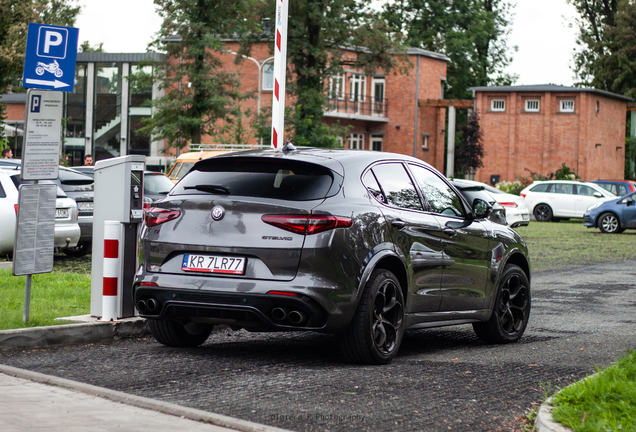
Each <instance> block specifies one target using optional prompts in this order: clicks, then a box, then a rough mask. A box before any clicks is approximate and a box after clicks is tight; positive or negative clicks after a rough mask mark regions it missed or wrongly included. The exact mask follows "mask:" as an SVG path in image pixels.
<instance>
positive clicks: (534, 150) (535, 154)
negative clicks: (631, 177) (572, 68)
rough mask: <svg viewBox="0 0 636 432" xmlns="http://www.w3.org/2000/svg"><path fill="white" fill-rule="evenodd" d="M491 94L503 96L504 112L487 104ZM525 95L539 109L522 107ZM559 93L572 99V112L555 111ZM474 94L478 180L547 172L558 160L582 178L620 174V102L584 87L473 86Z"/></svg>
mask: <svg viewBox="0 0 636 432" xmlns="http://www.w3.org/2000/svg"><path fill="white" fill-rule="evenodd" d="M493 98H495V99H505V100H506V111H505V112H493V111H492V110H491V100H492V99H493ZM526 99H538V100H539V107H540V112H538V113H535V112H526V111H525V100H526ZM563 99H567V100H574V112H573V113H568V112H561V111H560V101H561V100H563ZM476 100H477V110H478V111H479V114H480V117H481V127H482V132H483V143H484V149H485V151H486V156H485V158H484V166H483V168H481V169H479V170H478V171H477V174H476V179H477V180H479V181H483V182H489V180H490V176H491V175H492V174H498V175H500V176H501V180H506V181H513V180H515V178H516V177H517V176H522V177H528V176H529V175H530V171H532V172H535V173H540V174H543V175H548V174H549V173H553V172H555V171H556V170H557V169H559V168H560V167H561V165H562V164H563V163H565V164H566V165H567V166H568V167H570V168H572V169H574V170H575V171H576V172H577V173H578V174H579V175H580V176H581V178H582V179H583V180H595V179H598V178H621V179H622V178H623V171H624V163H625V162H624V156H625V150H624V141H625V118H626V115H625V109H626V103H625V102H622V101H619V100H616V99H611V98H607V97H605V96H601V95H597V94H595V93H584V92H583V93H569V92H568V93H558V92H545V93H530V92H523V93H517V92H510V93H499V92H497V93H488V92H478V93H477V94H476ZM596 102H598V103H599V112H598V113H596ZM597 143H600V144H601V146H596V144H597ZM617 147H620V148H618V149H617Z"/></svg>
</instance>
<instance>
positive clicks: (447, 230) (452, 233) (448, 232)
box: [444, 228, 457, 237]
mask: <svg viewBox="0 0 636 432" xmlns="http://www.w3.org/2000/svg"><path fill="white" fill-rule="evenodd" d="M444 234H446V235H447V236H449V237H453V236H455V235H457V231H455V230H454V229H452V228H444Z"/></svg>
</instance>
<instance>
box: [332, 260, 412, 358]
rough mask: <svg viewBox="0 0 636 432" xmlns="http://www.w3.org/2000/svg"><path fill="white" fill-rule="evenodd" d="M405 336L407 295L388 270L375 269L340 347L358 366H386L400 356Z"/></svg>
mask: <svg viewBox="0 0 636 432" xmlns="http://www.w3.org/2000/svg"><path fill="white" fill-rule="evenodd" d="M403 333H404V295H403V294H402V288H401V287H400V282H399V281H398V280H397V278H396V277H395V275H394V274H393V273H391V272H390V271H388V270H383V269H378V270H374V272H373V273H372V274H371V277H370V278H369V281H368V282H367V284H366V286H365V288H364V292H363V294H362V298H361V299H360V304H359V305H358V309H357V310H356V313H355V315H354V317H353V320H352V321H351V324H349V327H348V328H347V330H345V331H344V332H343V333H342V334H340V335H339V336H340V337H339V342H340V347H341V349H342V352H343V354H344V355H345V357H347V359H348V360H350V361H352V362H354V363H364V364H386V363H389V362H390V361H391V360H393V358H394V357H395V356H396V354H397V352H398V349H399V348H400V344H401V343H402V335H403Z"/></svg>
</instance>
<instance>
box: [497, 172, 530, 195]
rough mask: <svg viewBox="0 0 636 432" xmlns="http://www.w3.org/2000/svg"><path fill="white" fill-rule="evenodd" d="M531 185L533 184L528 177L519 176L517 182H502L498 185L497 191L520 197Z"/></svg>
mask: <svg viewBox="0 0 636 432" xmlns="http://www.w3.org/2000/svg"><path fill="white" fill-rule="evenodd" d="M530 183H532V182H531V181H530V180H529V179H528V178H527V177H525V178H524V177H520V176H517V180H515V181H512V182H507V181H502V182H500V183H497V189H499V190H500V191H502V192H506V193H509V194H513V195H519V194H520V193H521V191H522V190H524V189H525V188H526V187H527V186H528V185H529V184H530Z"/></svg>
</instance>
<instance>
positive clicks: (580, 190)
mask: <svg viewBox="0 0 636 432" xmlns="http://www.w3.org/2000/svg"><path fill="white" fill-rule="evenodd" d="M594 192H596V191H595V190H594V189H592V188H591V187H589V186H583V185H577V187H576V193H577V195H585V196H594Z"/></svg>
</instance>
